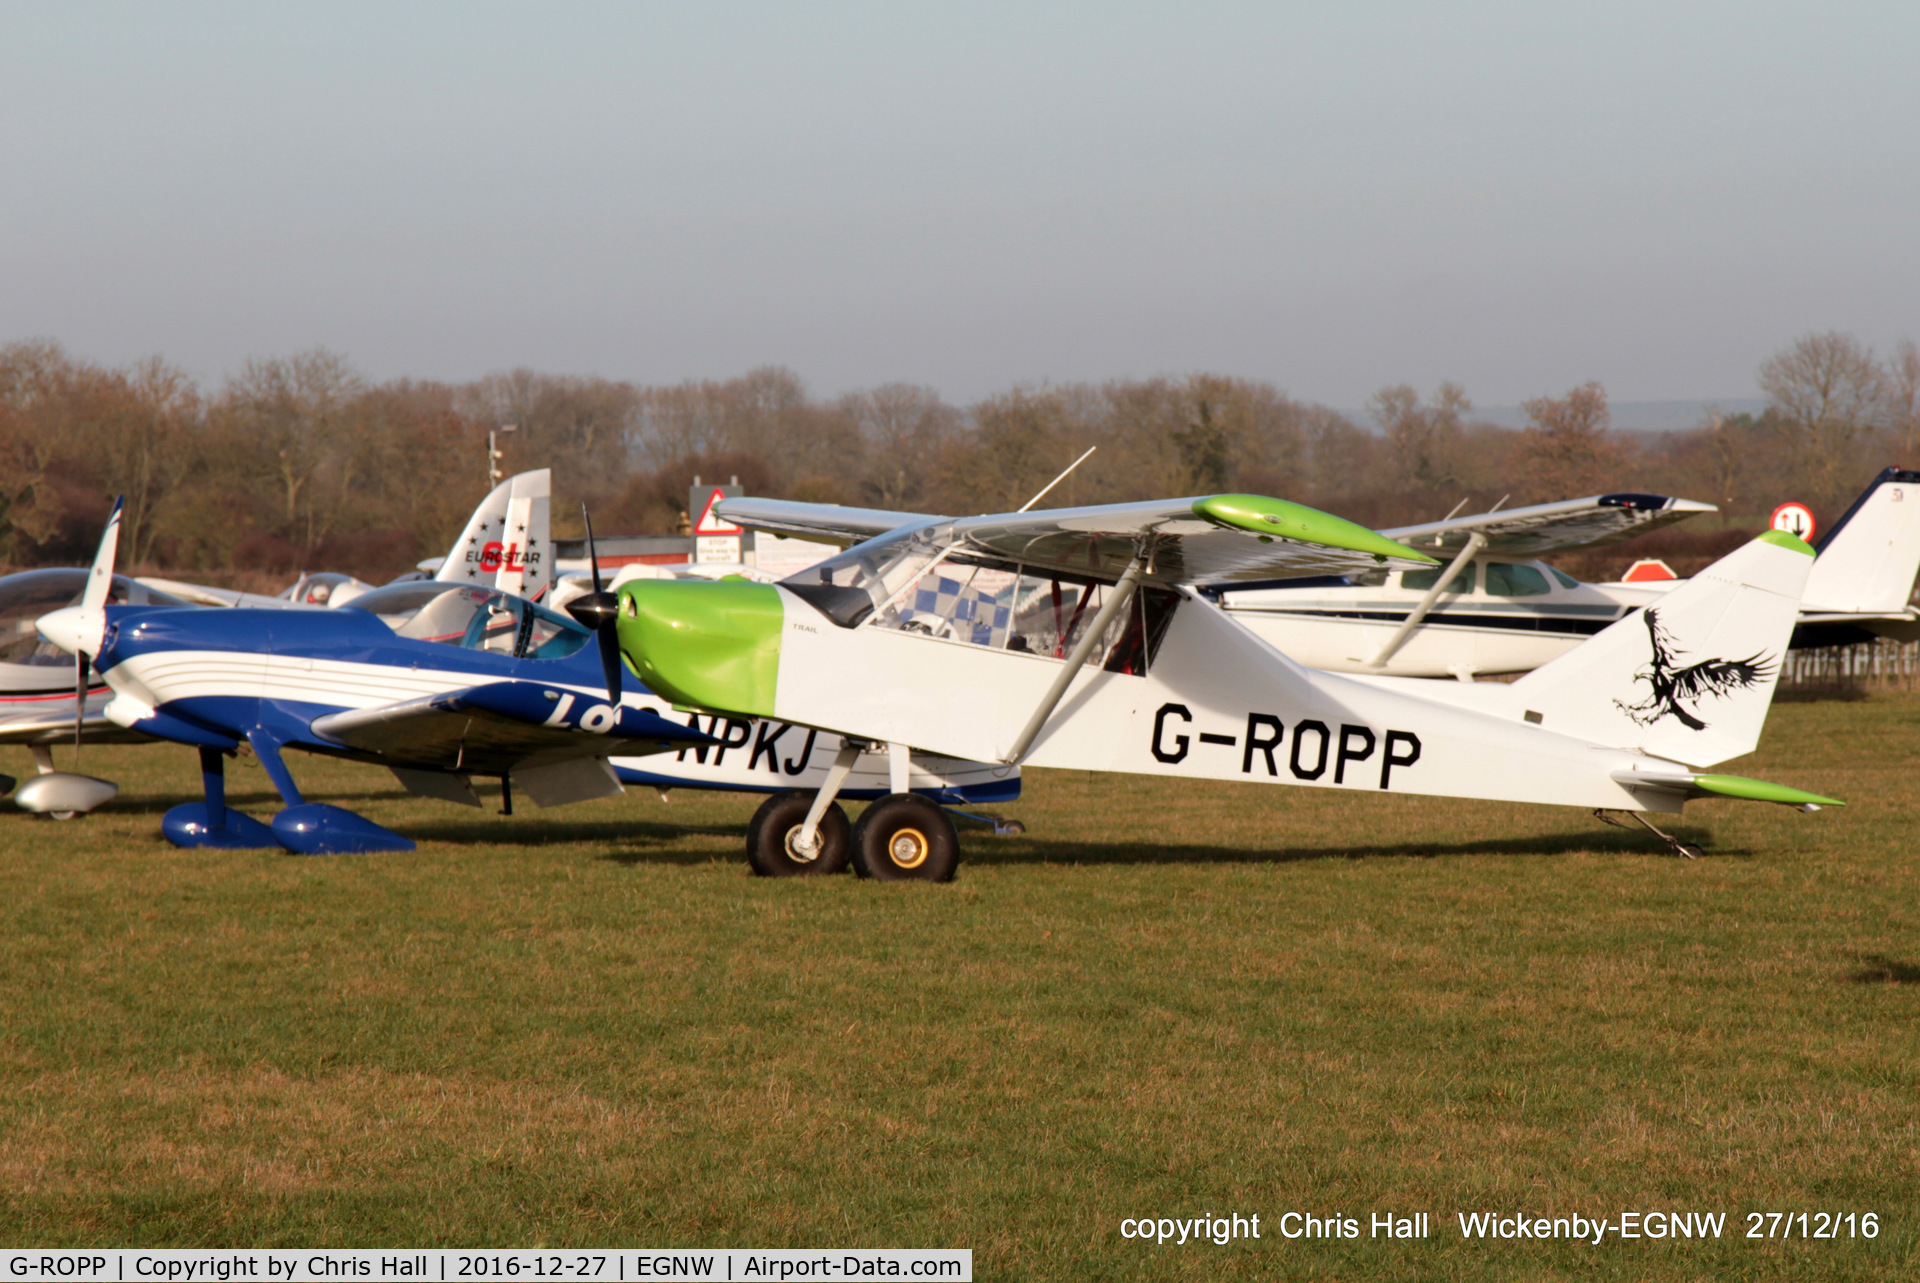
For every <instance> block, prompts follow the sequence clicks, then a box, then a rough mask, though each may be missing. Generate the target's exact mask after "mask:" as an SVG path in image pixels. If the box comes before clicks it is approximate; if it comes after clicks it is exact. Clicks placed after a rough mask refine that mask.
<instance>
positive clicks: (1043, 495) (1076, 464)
mask: <svg viewBox="0 0 1920 1283" xmlns="http://www.w3.org/2000/svg"><path fill="white" fill-rule="evenodd" d="M1099 448H1100V447H1099V446H1097V445H1090V446H1088V447H1087V454H1092V453H1093V452H1094V451H1095V450H1098V449H1099ZM1087 454H1083V455H1081V456H1080V457H1079V458H1078V459H1075V460H1074V461H1073V462H1072V463H1069V464H1068V465H1067V471H1066V472H1063V473H1061V474H1060V475H1059V476H1057V477H1055V478H1054V479H1053V480H1051V481H1049V482H1047V484H1046V485H1044V486H1042V487H1040V493H1039V494H1037V495H1035V496H1034V497H1033V498H1031V499H1029V500H1027V501H1026V502H1025V503H1023V504H1021V505H1020V506H1019V507H1018V508H1016V509H1014V511H1015V512H1025V511H1026V510H1027V509H1029V508H1031V507H1033V505H1034V504H1036V503H1039V502H1040V501H1041V500H1042V499H1044V498H1046V497H1047V491H1049V490H1051V489H1053V488H1054V487H1055V486H1057V485H1059V484H1060V483H1061V482H1062V481H1065V480H1066V479H1067V473H1068V472H1072V471H1073V470H1074V469H1075V468H1077V467H1079V466H1080V465H1081V464H1083V463H1085V462H1086V461H1087Z"/></svg>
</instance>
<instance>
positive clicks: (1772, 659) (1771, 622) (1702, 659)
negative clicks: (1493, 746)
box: [1512, 530, 1814, 766]
mask: <svg viewBox="0 0 1920 1283" xmlns="http://www.w3.org/2000/svg"><path fill="white" fill-rule="evenodd" d="M1813 564H1814V561H1813V549H1812V548H1810V547H1808V546H1807V545H1806V544H1804V543H1802V542H1801V541H1800V540H1798V539H1796V538H1794V537H1793V536H1792V535H1790V534H1786V533H1785V532H1783V531H1778V530H1770V531H1768V532H1767V533H1766V534H1763V535H1761V536H1760V537H1759V538H1758V539H1755V540H1754V541H1753V542H1752V543H1750V544H1748V545H1746V546H1745V547H1744V548H1740V549H1737V550H1735V551H1734V552H1731V553H1729V554H1728V555H1726V556H1725V557H1722V558H1721V559H1720V560H1719V561H1716V562H1715V563H1713V565H1711V566H1708V567H1707V568H1706V569H1705V570H1703V571H1701V572H1700V573H1699V574H1697V575H1695V576H1694V577H1693V578H1692V579H1690V580H1686V581H1684V582H1682V583H1681V585H1680V586H1679V587H1677V588H1675V589H1674V590H1673V591H1671V592H1669V593H1668V594H1667V595H1666V596H1665V597H1663V598H1662V599H1661V600H1660V601H1659V602H1657V603H1656V604H1654V605H1651V606H1648V607H1646V608H1645V609H1644V610H1640V611H1636V612H1635V613H1633V614H1631V615H1628V616H1627V617H1626V618H1624V619H1621V620H1619V621H1617V622H1616V623H1614V624H1613V625H1611V626H1610V627H1608V628H1607V629H1606V630H1605V631H1603V632H1601V633H1600V634H1599V635H1598V636H1596V637H1593V638H1592V639H1590V640H1588V641H1587V642H1585V643H1584V644H1582V645H1579V646H1576V647H1574V649H1572V650H1570V651H1568V652H1567V653H1566V654H1564V655H1562V656H1561V657H1560V658H1558V659H1556V660H1554V661H1553V662H1552V663H1550V664H1547V665H1545V666H1543V667H1540V668H1536V669H1535V670H1534V671H1533V672H1531V673H1528V674H1527V675H1526V676H1525V677H1523V678H1521V679H1520V680H1519V681H1517V682H1515V683H1514V684H1513V686H1512V690H1513V694H1514V697H1515V699H1516V700H1518V701H1519V703H1520V704H1521V706H1522V708H1523V709H1524V710H1525V712H1526V718H1527V720H1528V721H1530V722H1537V723H1539V724H1540V725H1543V726H1545V727H1547V728H1548V729H1549V730H1555V731H1559V732H1561V733H1563V734H1567V735H1575V736H1578V737H1579V738H1581V739H1586V740H1591V741H1593V742H1595V743H1597V744H1605V745H1609V746H1611V747H1615V748H1631V749H1636V750H1638V751H1640V752H1643V753H1648V754H1651V755H1653V756H1656V757H1665V758H1668V759H1671V760H1673V761H1676V762H1684V763H1686V764H1687V765H1688V766H1711V765H1713V764H1714V763H1715V762H1724V761H1726V760H1727V759H1728V758H1730V757H1738V756H1740V755H1741V754H1742V753H1750V752H1752V751H1753V749H1754V748H1755V746H1757V745H1758V744H1759V742H1760V728H1761V727H1762V726H1763V725H1764V724H1765V722H1766V720H1767V708H1768V706H1769V705H1770V704H1771V703H1772V702H1773V689H1774V686H1775V685H1776V684H1777V683H1778V681H1779V679H1780V661H1781V660H1782V659H1783V658H1784V657H1785V655H1786V650H1787V642H1788V639H1789V638H1791V637H1792V635H1793V625H1794V621H1795V619H1796V618H1797V617H1798V615H1799V612H1800V593H1801V590H1802V589H1803V588H1804V587H1805V586H1806V582H1807V574H1808V571H1809V570H1810V569H1811V568H1812V566H1813Z"/></svg>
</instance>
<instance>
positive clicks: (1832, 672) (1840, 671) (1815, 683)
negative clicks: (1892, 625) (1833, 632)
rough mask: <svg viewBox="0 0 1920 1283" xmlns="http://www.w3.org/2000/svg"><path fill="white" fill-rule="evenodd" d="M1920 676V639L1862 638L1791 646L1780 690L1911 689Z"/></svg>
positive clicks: (1781, 671)
mask: <svg viewBox="0 0 1920 1283" xmlns="http://www.w3.org/2000/svg"><path fill="white" fill-rule="evenodd" d="M1917 680H1920V642H1899V641H1889V640H1887V639H1886V638H1884V637H1883V638H1881V639H1879V640H1878V641H1871V642H1861V643H1860V644H1859V645H1857V646H1822V647H1819V648H1817V649H1812V650H1790V651H1788V652H1787V662H1786V666H1785V667H1784V668H1782V669H1781V670H1780V688H1781V689H1782V690H1803V691H1819V690H1908V691H1910V690H1913V689H1915V686H1916V681H1917Z"/></svg>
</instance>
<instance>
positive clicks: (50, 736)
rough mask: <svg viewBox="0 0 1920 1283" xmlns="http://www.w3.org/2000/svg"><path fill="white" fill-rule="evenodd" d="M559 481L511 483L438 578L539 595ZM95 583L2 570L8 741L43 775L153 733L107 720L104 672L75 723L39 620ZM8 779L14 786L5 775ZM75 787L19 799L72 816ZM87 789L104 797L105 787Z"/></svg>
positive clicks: (216, 603) (121, 581)
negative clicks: (68, 755) (76, 755)
mask: <svg viewBox="0 0 1920 1283" xmlns="http://www.w3.org/2000/svg"><path fill="white" fill-rule="evenodd" d="M550 486H551V474H550V472H549V471H548V469H546V468H539V469H536V470H534V471H531V472H523V473H520V474H519V475H517V476H513V477H509V478H507V479H506V480H505V481H502V482H501V483H500V484H499V485H498V486H497V487H495V488H494V490H493V491H492V493H490V494H488V495H487V496H486V498H484V499H482V500H481V501H480V503H479V505H478V506H477V507H475V508H474V510H473V515H472V516H471V517H469V518H468V521H467V525H466V528H465V529H464V530H462V531H461V533H460V537H459V538H458V539H456V540H455V541H454V544H453V548H452V550H451V551H450V552H449V553H448V555H447V556H446V557H444V558H442V559H441V561H440V567H439V574H438V575H436V576H435V578H437V579H438V580H440V581H441V582H444V583H461V584H467V585H469V586H480V587H487V586H491V587H494V588H497V589H499V590H500V591H502V592H507V593H513V594H516V595H519V596H524V597H528V598H530V599H532V600H536V601H537V600H539V599H540V596H541V594H543V593H544V592H545V591H546V590H547V588H548V587H549V585H550V584H551V581H552V574H551V559H550V558H549V557H548V556H547V543H548V540H547V526H548V512H547V505H548V495H549V490H550ZM89 580H90V572H89V571H87V570H85V569H82V568H78V567H56V568H50V569H45V570H24V571H20V572H18V573H17V574H12V575H6V576H0V744H20V745H23V746H25V747H26V748H28V749H29V750H30V751H31V752H32V754H33V760H34V764H35V766H36V767H37V768H38V770H39V772H40V774H42V775H50V774H54V773H55V771H54V763H53V748H54V746H56V745H58V744H65V743H72V744H74V745H75V746H76V751H77V750H78V745H79V743H80V742H81V741H82V740H83V739H84V741H85V742H86V743H89V744H98V743H106V744H126V743H144V742H146V741H148V740H150V739H151V738H152V737H151V736H149V735H146V734H145V733H143V732H140V731H137V730H134V729H131V728H128V727H123V726H117V725H115V724H114V723H113V722H111V721H109V720H108V719H107V717H106V714H105V712H104V711H103V710H104V709H105V706H106V703H107V700H108V698H109V697H110V695H111V692H110V691H109V690H108V687H107V684H106V682H105V681H103V680H99V679H98V678H97V677H96V678H94V679H93V680H91V681H89V683H88V688H87V694H86V697H85V700H84V701H83V702H80V703H79V704H78V705H77V706H78V707H79V709H80V727H79V730H78V731H76V729H75V726H74V710H75V708H76V701H75V698H74V689H75V680H76V667H75V665H76V660H75V659H74V657H73V656H72V655H70V654H68V653H67V652H65V651H63V650H61V649H60V648H59V647H58V646H55V645H53V644H52V643H51V642H49V641H47V640H46V639H45V638H43V637H42V636H40V634H39V631H38V628H37V621H38V620H39V619H40V617H41V616H42V615H45V614H47V613H49V612H51V611H53V610H55V609H57V608H58V607H60V606H66V605H77V604H79V602H80V601H81V597H82V594H83V592H84V591H85V590H86V588H87V585H88V583H89ZM111 583H112V588H111V590H110V592H109V595H108V597H107V602H108V604H112V605H130V606H213V607H222V608H237V609H257V610H290V609H321V608H326V607H335V608H337V607H340V606H344V605H346V604H347V603H348V602H350V601H352V600H353V599H354V598H355V597H357V596H359V595H360V594H362V593H367V592H371V591H373V587H372V585H370V584H367V583H364V582H362V581H361V580H359V579H356V578H354V577H353V576H351V575H343V574H338V573H332V572H324V571H321V572H314V573H310V574H305V575H302V576H301V577H300V579H299V581H298V582H296V583H295V584H294V585H293V586H292V587H291V588H289V589H287V591H286V592H284V593H281V594H279V595H278V596H273V597H267V596H262V595H260V594H257V593H247V592H239V591H237V590H234V589H228V588H210V587H207V586H205V585H202V584H192V583H185V582H181V581H178V580H172V579H160V578H154V577H151V576H142V577H140V578H137V579H129V578H127V577H125V576H123V575H115V576H113V578H112V580H111ZM0 782H5V783H6V784H7V785H8V787H11V781H10V780H7V779H6V777H4V776H0ZM4 791H5V790H4V789H0V792H4ZM67 791H68V790H67V789H65V788H63V787H62V786H61V785H60V784H59V783H58V782H55V783H54V784H53V785H50V786H49V785H40V786H38V787H36V788H29V789H27V790H25V791H24V792H22V793H21V794H19V795H17V796H16V801H17V802H18V803H20V804H21V805H22V806H24V807H26V808H27V809H29V810H40V811H47V810H51V811H53V812H54V813H55V814H60V815H66V814H69V813H70V808H69V806H68V805H67V802H68V801H69V800H70V799H65V798H54V797H53V795H55V794H61V793H65V792H67ZM88 792H90V794H91V795H93V796H100V790H98V789H92V790H88ZM41 794H47V795H48V796H47V797H41V796H40V795H41ZM79 809H86V808H84V807H82V808H79Z"/></svg>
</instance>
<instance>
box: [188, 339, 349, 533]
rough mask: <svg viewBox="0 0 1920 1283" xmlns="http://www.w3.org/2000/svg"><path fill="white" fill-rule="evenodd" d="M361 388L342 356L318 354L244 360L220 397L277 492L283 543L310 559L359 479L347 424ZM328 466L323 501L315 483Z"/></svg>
mask: <svg viewBox="0 0 1920 1283" xmlns="http://www.w3.org/2000/svg"><path fill="white" fill-rule="evenodd" d="M363 390H364V385H363V384H362V383H361V381H360V378H359V376H358V375H356V374H355V373H354V372H353V370H352V369H351V368H350V367H349V366H348V365H347V362H346V360H345V359H344V358H342V357H340V356H339V355H337V354H335V353H333V352H329V351H327V350H326V349H325V348H315V349H313V350H312V351H310V352H302V353H300V354H298V355H296V356H292V357H288V358H285V359H272V360H253V361H248V362H247V364H246V367H245V368H244V369H243V370H242V371H241V374H240V377H239V378H237V379H235V380H233V382H232V383H230V384H229V385H228V387H227V389H226V393H225V395H224V396H223V397H222V403H223V404H222V409H223V411H224V413H225V414H226V416H228V417H229V418H230V419H231V421H232V423H233V425H234V427H235V428H236V429H237V430H238V431H239V433H240V435H241V438H242V440H244V441H248V442H249V443H250V444H252V446H253V447H254V449H255V450H256V451H258V452H259V455H260V457H261V459H262V463H263V465H264V469H263V470H264V471H265V472H266V474H267V476H268V477H270V478H271V481H272V484H273V486H274V487H275V490H276V492H277V493H278V496H279V504H278V506H279V507H280V509H281V520H280V526H281V533H282V535H283V537H285V538H287V539H289V540H291V541H292V542H293V543H294V544H296V545H297V546H299V547H300V548H301V549H303V550H304V551H305V552H307V553H310V552H311V551H312V550H313V549H314V548H315V547H316V546H317V545H318V544H319V543H320V541H321V540H322V539H324V538H325V537H326V535H327V534H328V533H329V532H330V531H331V529H332V526H333V522H334V521H335V520H336V519H337V517H338V515H339V510H340V507H341V505H342V504H343V503H344V501H345V499H346V498H347V497H348V495H349V494H350V493H351V492H352V490H353V486H354V483H355V481H356V480H358V479H359V477H360V476H362V475H364V474H363V473H362V471H361V459H360V457H359V452H358V450H357V449H356V447H357V446H358V444H359V443H358V442H356V441H354V440H353V439H352V433H351V425H350V422H349V416H350V412H351V405H352V401H353V399H354V398H355V397H356V396H358V395H359V394H360V393H361V392H362V391H363ZM329 464H331V465H333V466H332V467H331V469H330V470H329V471H330V472H331V476H330V477H329V478H328V480H329V481H330V482H331V484H330V485H327V486H326V487H325V488H326V490H327V491H328V493H327V494H325V495H321V494H319V493H316V492H317V490H318V489H319V488H320V487H319V486H318V485H317V484H316V481H317V479H318V478H320V476H321V474H322V470H323V469H326V468H328V465H329Z"/></svg>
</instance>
